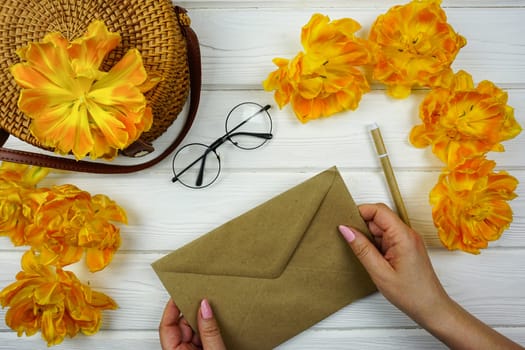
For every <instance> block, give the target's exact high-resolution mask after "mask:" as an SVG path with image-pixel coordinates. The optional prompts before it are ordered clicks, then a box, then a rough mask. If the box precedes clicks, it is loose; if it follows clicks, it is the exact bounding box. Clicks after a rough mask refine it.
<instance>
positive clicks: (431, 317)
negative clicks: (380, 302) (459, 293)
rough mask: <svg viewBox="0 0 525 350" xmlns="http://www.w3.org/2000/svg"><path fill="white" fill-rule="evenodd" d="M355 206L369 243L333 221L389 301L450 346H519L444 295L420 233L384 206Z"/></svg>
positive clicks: (481, 348) (482, 348) (489, 349)
mask: <svg viewBox="0 0 525 350" xmlns="http://www.w3.org/2000/svg"><path fill="white" fill-rule="evenodd" d="M359 211H360V212H361V216H362V217H363V219H364V220H365V221H366V223H367V225H368V228H369V230H370V232H371V233H372V236H373V239H374V241H375V245H374V244H372V242H370V241H369V240H368V238H366V236H364V235H363V234H362V233H361V232H359V231H358V230H356V229H353V228H349V227H346V226H339V231H341V233H342V234H343V236H344V237H345V239H346V240H347V241H348V243H349V245H350V247H351V248H352V250H353V251H354V253H355V254H356V256H357V257H358V259H359V260H360V261H361V263H362V264H363V266H364V267H365V269H366V270H367V271H368V273H369V274H370V277H371V278H372V280H373V281H374V283H375V284H376V286H377V288H378V289H379V291H380V292H381V293H383V295H384V296H385V298H387V299H388V300H389V301H390V302H391V303H392V304H394V305H395V306H397V307H398V308H399V309H400V310H401V311H403V312H405V313H406V314H407V315H408V316H409V317H411V318H412V319H413V320H414V321H416V322H417V323H419V324H420V325H421V326H422V327H424V328H425V329H426V330H428V331H429V332H430V333H432V334H433V335H434V336H435V337H436V338H438V339H440V340H441V341H442V342H443V343H445V344H446V345H447V346H448V347H450V348H452V349H456V350H460V349H465V350H466V349H477V350H485V349H486V350H494V349H506V350H510V349H523V348H522V347H521V346H520V345H518V344H516V343H514V342H513V341H512V340H510V339H508V338H506V337H504V336H503V335H501V334H500V333H498V332H496V331H495V330H494V329H492V328H490V327H489V326H487V325H486V324H484V323H483V322H481V321H480V320H478V319H477V318H475V317H474V316H472V315H471V314H470V313H468V312H467V311H466V310H465V309H463V308H462V307H461V306H460V305H459V304H457V303H456V302H455V301H454V300H452V299H451V298H450V297H449V296H448V294H447V293H446V292H445V289H444V288H443V286H442V285H441V282H440V281H439V279H438V277H437V276H436V273H435V272H434V268H433V267H432V264H431V262H430V258H429V256H428V253H427V251H426V249H425V245H424V243H423V240H422V238H421V237H420V236H419V234H417V232H416V231H414V230H413V229H412V228H410V227H408V226H407V225H405V223H403V221H401V219H400V218H399V217H398V216H397V215H396V214H395V213H394V212H393V211H392V210H390V208H388V207H387V206H386V205H384V204H366V205H361V206H360V207H359Z"/></svg>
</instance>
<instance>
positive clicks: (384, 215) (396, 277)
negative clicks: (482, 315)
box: [339, 204, 450, 322]
mask: <svg viewBox="0 0 525 350" xmlns="http://www.w3.org/2000/svg"><path fill="white" fill-rule="evenodd" d="M359 211H360V213H361V216H362V217H363V219H364V220H365V222H366V223H367V225H368V228H369V230H370V232H371V233H372V236H373V238H374V240H375V243H376V246H374V245H373V244H371V242H370V241H369V240H368V239H367V238H366V237H365V236H364V235H363V234H362V233H361V232H358V231H357V230H356V229H353V228H348V227H346V226H340V227H339V230H340V231H341V233H342V234H343V235H344V236H345V238H346V239H347V241H348V242H349V244H350V246H351V247H352V249H353V251H354V252H355V254H356V256H357V257H358V258H359V260H360V261H361V262H362V264H363V265H364V267H365V268H366V269H367V271H368V273H369V274H370V276H371V278H372V280H373V281H374V283H375V284H376V286H377V288H378V289H379V291H380V292H381V293H382V294H383V295H384V296H385V297H386V298H387V299H388V300H389V301H390V302H391V303H392V304H394V305H395V306H397V307H398V308H399V309H400V310H401V311H403V312H405V313H406V314H407V315H408V316H410V317H411V318H412V319H414V320H415V321H416V322H424V321H425V320H426V317H428V316H431V315H432V314H433V312H435V310H436V309H437V308H441V307H443V305H444V304H446V303H448V302H450V298H449V297H448V295H447V293H446V292H445V290H444V288H443V286H442V285H441V283H440V281H439V279H438V277H437V276H436V273H435V272H434V269H433V267H432V264H431V262H430V258H429V256H428V254H427V251H426V248H425V245H424V243H423V239H422V238H421V236H420V235H419V234H418V233H416V231H414V230H413V229H412V228H410V227H409V226H407V225H406V224H405V223H403V221H401V219H400V218H399V217H398V216H397V215H396V214H395V213H394V212H393V211H392V210H391V209H390V208H388V207H387V206H386V205H384V204H364V205H361V206H359ZM376 247H377V248H376Z"/></svg>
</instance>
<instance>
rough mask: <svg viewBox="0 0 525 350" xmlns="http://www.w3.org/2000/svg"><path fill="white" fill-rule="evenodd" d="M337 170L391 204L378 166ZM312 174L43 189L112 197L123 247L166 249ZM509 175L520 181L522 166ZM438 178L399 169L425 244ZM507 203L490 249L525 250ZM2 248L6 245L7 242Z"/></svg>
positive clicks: (52, 180)
mask: <svg viewBox="0 0 525 350" xmlns="http://www.w3.org/2000/svg"><path fill="white" fill-rule="evenodd" d="M328 167H329V165H327V168H328ZM321 170H324V169H320V170H319V171H321ZM341 171H342V175H343V177H344V179H345V181H346V183H347V186H348V188H349V190H350V192H351V193H352V195H353V197H354V199H355V201H356V202H357V203H376V202H385V203H387V204H388V205H390V206H391V207H393V203H392V201H391V198H390V195H389V190H388V188H387V186H386V182H385V180H384V177H383V174H382V173H381V172H380V171H379V170H378V171H356V170H354V169H353V168H352V169H349V168H341ZM316 173H317V170H315V169H314V170H311V169H304V170H303V171H301V172H287V171H261V170H244V171H231V170H229V169H226V170H223V172H222V174H221V175H220V177H219V179H218V180H217V183H215V184H213V185H212V186H211V187H209V188H207V189H204V190H192V189H187V188H185V187H184V186H181V185H180V184H172V183H171V182H170V180H169V179H170V176H171V175H170V173H169V172H168V171H167V170H166V171H162V172H161V171H155V172H152V173H148V172H144V173H139V174H135V175H132V176H107V175H92V174H54V175H52V176H50V177H49V178H48V179H47V180H45V182H44V183H43V184H42V186H51V185H53V184H63V183H73V184H75V185H76V186H78V187H80V188H82V189H84V190H86V191H88V192H90V193H92V194H96V193H104V194H106V195H108V196H110V197H111V198H113V199H114V200H115V201H117V203H119V204H120V205H121V206H122V207H123V208H125V210H126V211H127V213H128V217H129V224H128V225H122V226H121V228H122V238H123V242H122V249H123V250H155V251H158V250H164V251H165V250H166V249H173V248H175V247H178V246H181V245H183V244H185V243H187V242H189V241H191V240H193V239H195V238H197V237H198V236H200V235H202V234H204V233H206V232H208V231H210V230H212V229H213V228H215V227H217V226H219V225H221V224H222V223H224V222H226V221H228V220H231V219H232V218H234V217H236V216H238V215H240V214H242V213H244V212H245V211H247V210H248V209H250V208H253V207H255V206H257V205H258V204H260V203H263V202H265V201H267V200H269V199H271V198H272V197H274V196H275V195H277V194H279V193H281V192H283V191H285V190H287V189H289V188H291V187H293V186H295V185H297V184H299V183H300V182H302V181H304V180H306V179H308V178H310V177H311V176H313V175H315V174H316ZM512 173H513V175H514V176H516V177H517V178H518V179H519V180H520V181H521V182H522V183H524V182H525V171H521V170H520V171H513V172H512ZM438 176H439V173H438V172H411V171H399V172H397V178H398V182H399V185H400V189H401V193H402V194H403V196H404V200H405V202H406V206H407V210H408V212H409V216H410V218H411V221H412V225H413V227H414V228H415V229H416V230H417V231H418V232H420V234H422V235H423V237H424V238H425V241H426V243H427V245H429V246H430V247H441V243H440V242H439V239H438V237H437V234H436V229H435V227H434V225H433V223H432V217H431V207H430V204H429V202H428V193H429V191H430V190H431V189H432V187H433V186H434V184H435V181H436V180H437V178H438ZM524 191H525V189H524V187H523V186H520V187H518V189H517V194H518V196H519V197H518V198H523V197H524V196H525V192H524ZM510 204H511V206H512V208H513V210H514V215H515V216H514V222H513V224H512V226H511V227H510V228H509V229H508V230H507V231H506V232H505V233H504V234H503V237H502V238H501V239H500V240H498V241H495V242H492V243H491V244H490V246H491V247H525V236H524V235H523V234H522V232H525V216H524V213H525V203H524V201H520V200H514V201H512V202H510ZM2 247H3V249H9V245H8V244H7V243H6V244H4V245H2Z"/></svg>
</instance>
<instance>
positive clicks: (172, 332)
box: [159, 299, 182, 349]
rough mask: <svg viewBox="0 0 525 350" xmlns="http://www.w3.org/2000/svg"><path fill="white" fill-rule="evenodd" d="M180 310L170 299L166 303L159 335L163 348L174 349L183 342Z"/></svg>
mask: <svg viewBox="0 0 525 350" xmlns="http://www.w3.org/2000/svg"><path fill="white" fill-rule="evenodd" d="M179 317H180V310H179V309H178V308H177V305H175V303H174V302H173V300H172V299H170V300H169V301H168V302H167V303H166V307H165V308H164V313H163V314H162V318H161V320H160V325H159V337H160V344H161V347H162V349H173V348H174V347H175V346H177V345H179V344H180V342H181V336H182V335H181V332H180V329H179V326H178V321H179Z"/></svg>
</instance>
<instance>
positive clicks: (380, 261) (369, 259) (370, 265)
mask: <svg viewBox="0 0 525 350" xmlns="http://www.w3.org/2000/svg"><path fill="white" fill-rule="evenodd" d="M338 228H339V232H341V234H342V235H343V237H344V238H345V240H346V241H347V242H348V244H349V245H350V248H352V250H353V251H354V254H355V255H356V257H357V258H358V259H359V261H361V263H362V264H363V266H364V267H365V269H366V270H367V271H368V273H369V274H370V276H371V277H372V279H373V280H376V279H377V278H379V276H381V275H384V273H385V271H388V270H387V269H391V266H390V264H389V263H388V262H387V261H386V260H385V258H384V257H383V255H382V254H381V253H380V252H379V250H377V248H376V247H375V246H374V245H373V244H372V242H370V240H369V239H368V238H367V237H366V236H365V235H364V234H362V233H361V232H359V231H358V230H356V229H354V228H349V227H347V226H344V225H340V226H339V227H338Z"/></svg>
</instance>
